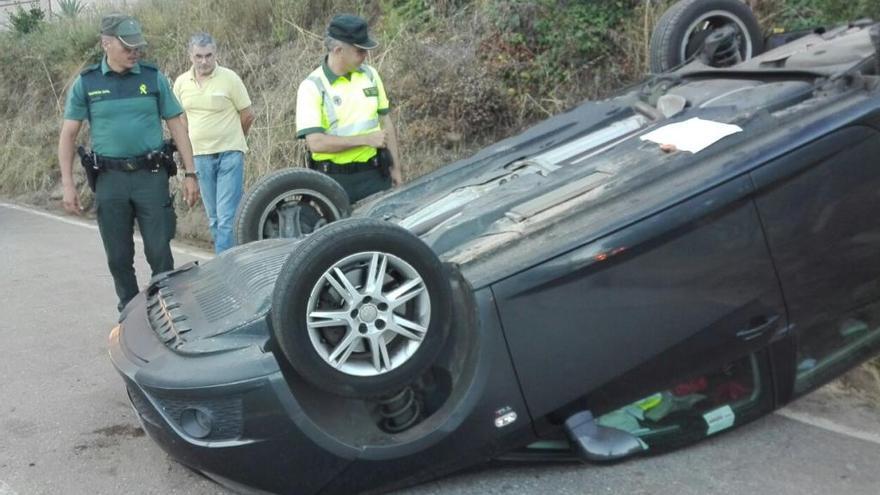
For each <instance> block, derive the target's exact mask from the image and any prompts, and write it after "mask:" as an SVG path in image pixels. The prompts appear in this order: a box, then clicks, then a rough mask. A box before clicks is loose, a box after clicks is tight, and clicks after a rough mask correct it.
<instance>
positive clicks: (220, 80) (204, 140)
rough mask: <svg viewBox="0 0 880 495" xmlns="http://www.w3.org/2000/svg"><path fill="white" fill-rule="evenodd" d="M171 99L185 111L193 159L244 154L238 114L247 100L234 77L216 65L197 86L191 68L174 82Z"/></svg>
mask: <svg viewBox="0 0 880 495" xmlns="http://www.w3.org/2000/svg"><path fill="white" fill-rule="evenodd" d="M174 95H175V96H177V99H178V101H180V104H181V105H182V106H183V109H184V110H185V111H186V120H187V122H188V123H189V139H190V141H192V146H193V154H194V155H209V154H212V153H221V152H224V151H242V152H244V151H247V149H248V148H247V142H246V141H245V136H244V132H243V131H242V130H241V117H240V114H239V112H240V111H241V110H244V109H245V108H247V107H249V106H251V99H250V97H248V92H247V89H245V87H244V83H243V82H241V78H240V77H238V74H236V73H235V72H233V71H231V70H229V69H227V68H226V67H220V66H219V65H218V66H217V67H216V68H214V72H213V73H211V75H210V76H208V78H207V79H205V80H204V81H203V82H202V85H201V86H199V84H198V83H196V77H195V72H194V71H193V69H192V68H191V69H190V70H188V71H186V72H184V73H183V74H181V75H180V76H178V78H177V79H176V80H175V81H174Z"/></svg>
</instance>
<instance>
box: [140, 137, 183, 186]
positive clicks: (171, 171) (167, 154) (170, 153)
mask: <svg viewBox="0 0 880 495" xmlns="http://www.w3.org/2000/svg"><path fill="white" fill-rule="evenodd" d="M175 151H177V145H176V144H174V140H173V139H166V140H165V141H164V142H163V143H162V147H161V148H159V149H158V150H157V151H154V152H152V153H150V154H149V155H147V157H148V158H155V159H157V160H158V162H159V164H160V165H161V166H162V167H163V168H164V169H165V172H167V173H168V177H174V176H175V175H177V162H175V161H174V152H175Z"/></svg>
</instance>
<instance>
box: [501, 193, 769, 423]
mask: <svg viewBox="0 0 880 495" xmlns="http://www.w3.org/2000/svg"><path fill="white" fill-rule="evenodd" d="M752 192H753V187H752V184H751V181H750V179H749V177H748V176H741V177H739V178H737V179H734V180H731V181H729V182H727V183H725V184H723V185H721V186H718V187H716V188H714V189H711V190H710V191H708V192H705V193H703V194H701V195H699V196H696V197H694V198H692V199H690V200H688V201H685V202H682V203H680V204H678V205H676V206H674V207H672V208H669V209H667V210H664V211H662V212H659V213H656V214H655V215H653V216H652V217H650V218H647V219H645V220H642V221H641V222H638V223H637V224H635V225H632V226H630V227H627V228H626V229H623V230H621V231H619V232H617V233H614V234H612V235H610V236H608V237H606V238H604V239H601V240H600V241H596V242H594V243H590V244H587V245H585V246H583V247H581V248H579V249H576V250H574V251H572V252H570V253H568V254H565V255H563V256H560V257H558V258H556V259H553V260H550V261H547V262H545V263H544V264H542V265H539V266H537V267H534V268H532V269H530V270H527V271H525V272H523V273H520V274H519V275H516V276H514V277H511V278H509V279H507V280H504V281H501V282H499V283H498V284H495V285H494V286H493V291H494V293H495V296H496V300H497V305H498V308H499V312H500V315H501V320H502V324H503V328H504V332H505V335H506V337H507V342H508V346H509V349H510V353H511V355H512V357H513V361H514V365H515V368H516V371H517V376H518V377H519V380H520V384H521V386H522V389H523V393H524V395H525V397H526V401H527V404H528V406H529V409H530V411H531V413H532V415H533V416H534V417H540V416H543V415H545V414H547V413H550V412H553V411H558V410H559V408H560V407H562V406H563V405H566V404H569V403H571V402H572V401H575V400H577V399H581V398H583V397H585V396H587V395H588V394H589V393H590V392H593V391H597V390H608V391H609V394H611V395H612V397H606V399H607V405H608V407H619V406H620V405H622V404H623V403H624V402H625V401H631V400H635V399H639V398H641V397H642V396H644V394H647V393H652V392H653V391H655V390H656V389H658V388H660V387H664V386H666V385H668V384H669V383H672V382H674V381H675V380H678V379H682V378H685V377H688V376H691V375H694V374H696V373H703V372H706V371H710V370H712V369H714V368H717V367H718V366H720V365H721V364H722V363H724V362H725V361H729V360H732V359H735V358H737V357H742V356H746V355H748V354H750V353H752V352H754V351H755V350H758V349H760V348H762V347H764V346H765V345H766V344H767V343H768V342H769V341H770V339H772V338H773V337H774V336H775V335H777V334H778V332H779V331H780V330H781V329H784V328H785V323H786V322H785V309H784V304H783V301H782V297H781V293H780V290H779V284H778V281H777V279H776V276H775V274H774V271H773V265H772V262H771V260H770V256H769V253H768V251H767V246H766V241H765V239H764V235H763V233H762V230H761V225H760V222H759V219H758V215H757V211H756V209H755V206H754V203H753V201H752V198H751V194H752ZM609 384H612V385H614V386H610V387H609V386H608V385H609ZM615 404H616V405H615ZM587 407H590V408H595V409H599V411H598V412H603V411H601V408H602V407H603V406H602V405H600V404H599V403H596V402H594V403H592V404H587ZM594 412H595V411H594Z"/></svg>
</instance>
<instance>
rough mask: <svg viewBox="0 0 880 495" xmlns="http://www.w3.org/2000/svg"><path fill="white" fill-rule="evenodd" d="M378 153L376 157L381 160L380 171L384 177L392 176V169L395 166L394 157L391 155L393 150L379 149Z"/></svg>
mask: <svg viewBox="0 0 880 495" xmlns="http://www.w3.org/2000/svg"><path fill="white" fill-rule="evenodd" d="M376 151H378V153H377V154H376V156H377V158H378V159H379V171H380V172H381V173H382V177H388V176H389V175H391V167H393V166H394V157H393V156H392V155H391V150H389V149H388V148H379V149H378V150H376Z"/></svg>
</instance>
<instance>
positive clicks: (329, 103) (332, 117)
mask: <svg viewBox="0 0 880 495" xmlns="http://www.w3.org/2000/svg"><path fill="white" fill-rule="evenodd" d="M309 81H312V82H313V83H315V86H317V87H318V91H320V92H321V97H322V98H323V99H324V110H325V111H326V112H327V120H328V121H330V129H328V130H333V129H334V128H336V123H337V122H338V121H339V119H337V118H336V110H335V109H334V108H333V100H332V99H331V98H330V94H329V92H328V91H327V86H325V85H324V80H323V79H321V76H312V77H310V78H309ZM328 134H329V132H328Z"/></svg>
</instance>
